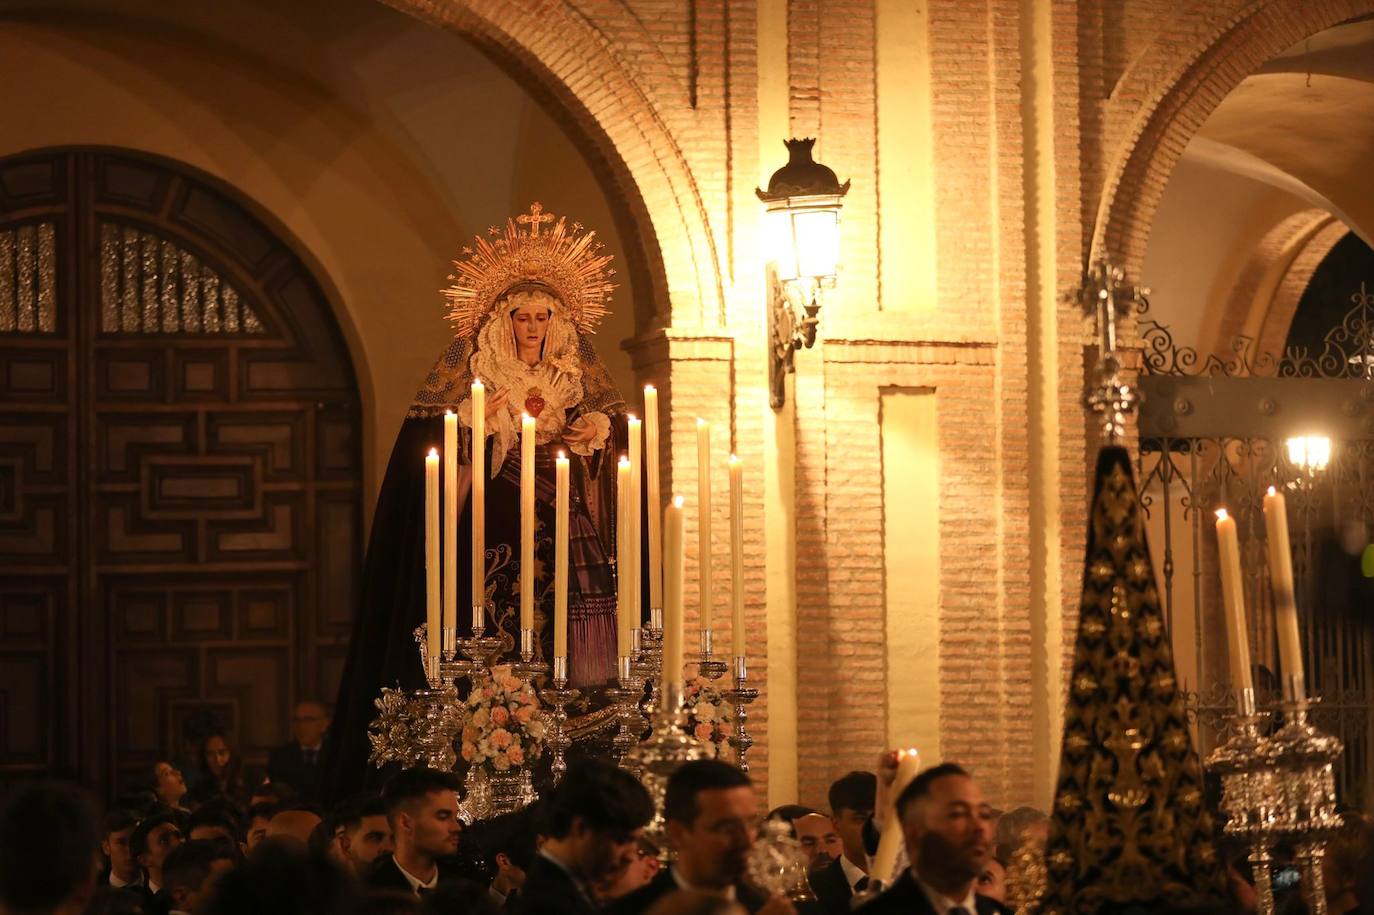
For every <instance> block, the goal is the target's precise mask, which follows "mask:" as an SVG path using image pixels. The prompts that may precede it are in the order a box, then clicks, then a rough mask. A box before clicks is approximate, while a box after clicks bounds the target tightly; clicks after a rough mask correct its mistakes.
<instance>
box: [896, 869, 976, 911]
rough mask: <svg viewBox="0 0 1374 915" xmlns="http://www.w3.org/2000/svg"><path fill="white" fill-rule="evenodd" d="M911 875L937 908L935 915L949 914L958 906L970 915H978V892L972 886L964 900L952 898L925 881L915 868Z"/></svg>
mask: <svg viewBox="0 0 1374 915" xmlns="http://www.w3.org/2000/svg"><path fill="white" fill-rule="evenodd" d="M911 876H912V877H913V878H915V880H916V885H917V886H919V887H920V888H921V892H923V893H925V894H926V898H927V899H929V900H930V904H931V906H932V907H933V908H934V909H935V915H948V913H949V910H950V909H952V908H955V907H956V906H963V907H964V909H965V911H967V912H968V915H978V894H976V893H975V892H973V890H972V888H970V889H969V891H968V895H967V896H965V897H964V898H963V899H962V900H960V899H950V898H949V897H948V896H945V895H944V894H942V893H939V892H937V891H936V890H933V889H931V888H930V886H928V885H927V884H926V883H925V881H923V880H922V879H921V878H920V877H917V876H916V870H915V869H914V868H913V869H912V871H911Z"/></svg>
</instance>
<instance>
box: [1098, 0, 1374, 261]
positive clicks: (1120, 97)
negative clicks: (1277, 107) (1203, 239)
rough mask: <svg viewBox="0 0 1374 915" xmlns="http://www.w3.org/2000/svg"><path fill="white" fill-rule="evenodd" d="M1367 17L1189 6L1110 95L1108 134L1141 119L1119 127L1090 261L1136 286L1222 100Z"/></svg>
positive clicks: (1296, 3)
mask: <svg viewBox="0 0 1374 915" xmlns="http://www.w3.org/2000/svg"><path fill="white" fill-rule="evenodd" d="M1370 13H1374V0H1327V2H1321V3H1312V2H1310V0H1254V2H1251V3H1248V4H1246V5H1245V6H1244V7H1243V8H1242V9H1241V10H1240V11H1238V12H1236V13H1234V14H1232V15H1231V16H1230V17H1229V18H1226V19H1224V20H1216V19H1215V18H1214V17H1215V16H1216V11H1215V9H1214V8H1213V9H1210V10H1209V9H1208V4H1205V3H1200V2H1190V3H1188V5H1187V6H1186V7H1185V8H1184V9H1182V10H1181V11H1180V12H1179V14H1178V15H1177V17H1176V18H1175V19H1174V21H1173V22H1171V23H1170V26H1169V28H1167V29H1163V30H1161V33H1160V35H1159V36H1158V37H1157V38H1156V39H1155V40H1154V42H1153V43H1152V44H1151V46H1150V47H1149V48H1148V49H1147V50H1146V51H1145V52H1144V53H1143V54H1142V55H1141V57H1139V58H1138V59H1137V62H1136V64H1135V65H1134V66H1132V68H1131V69H1130V70H1129V71H1128V72H1127V73H1126V74H1125V76H1124V77H1123V79H1122V80H1121V82H1120V83H1119V84H1118V86H1117V87H1116V89H1115V90H1114V91H1113V93H1112V97H1113V100H1112V103H1111V104H1110V105H1109V108H1108V112H1107V116H1106V120H1107V122H1108V123H1109V124H1110V123H1112V122H1113V121H1114V120H1116V119H1118V118H1120V119H1123V120H1124V118H1125V117H1126V115H1125V112H1127V111H1132V112H1137V113H1136V114H1135V115H1134V116H1133V117H1132V118H1131V120H1130V123H1129V125H1128V126H1127V125H1124V124H1123V127H1122V130H1123V131H1124V139H1123V140H1122V142H1121V144H1120V146H1119V150H1118V153H1117V155H1116V156H1115V158H1114V161H1113V162H1112V164H1111V166H1110V168H1109V171H1108V177H1107V181H1106V185H1105V187H1104V188H1103V192H1102V198H1101V200H1100V202H1099V205H1098V211H1097V219H1096V223H1095V229H1094V232H1093V240H1092V250H1091V252H1090V254H1091V256H1093V257H1096V256H1098V255H1109V256H1111V257H1112V258H1114V259H1115V260H1117V261H1118V262H1119V263H1121V264H1122V265H1123V266H1124V267H1125V269H1126V270H1127V272H1128V274H1129V275H1133V276H1138V275H1139V272H1140V267H1141V265H1142V263H1143V262H1144V259H1145V250H1146V246H1147V244H1148V242H1149V236H1150V228H1151V225H1152V223H1153V221H1154V214H1155V211H1156V210H1157V209H1158V207H1159V202H1160V199H1161V198H1162V197H1163V194H1164V187H1165V184H1166V183H1167V182H1168V179H1169V175H1170V173H1172V171H1173V169H1174V166H1175V165H1176V164H1177V163H1178V160H1179V158H1180V157H1181V156H1182V155H1183V151H1184V149H1185V148H1186V147H1187V145H1188V141H1189V140H1191V139H1192V138H1193V136H1194V135H1196V134H1197V132H1198V130H1199V129H1200V128H1201V127H1202V125H1203V123H1204V122H1205V121H1206V120H1207V118H1208V116H1209V115H1211V113H1212V112H1213V111H1214V110H1215V109H1216V107H1217V105H1218V104H1220V103H1221V100H1222V99H1223V98H1225V97H1226V96H1227V94H1229V93H1230V92H1231V91H1232V90H1233V89H1235V88H1236V87H1237V86H1238V85H1240V83H1241V81H1242V80H1243V79H1245V77H1247V76H1249V75H1250V74H1251V73H1253V72H1255V71H1256V70H1257V69H1259V67H1260V66H1261V65H1263V64H1264V63H1265V62H1266V61H1268V60H1270V59H1272V58H1273V57H1274V56H1276V55H1278V54H1279V53H1281V52H1282V51H1284V50H1285V49H1287V48H1289V47H1291V46H1293V45H1295V44H1297V43H1298V42H1299V41H1302V40H1303V39H1304V38H1308V37H1310V36H1312V35H1315V34H1316V33H1317V32H1320V31H1322V30H1324V29H1328V28H1330V27H1332V26H1334V25H1338V24H1340V23H1341V22H1344V21H1346V20H1348V19H1352V18H1355V17H1357V16H1362V15H1367V14H1370ZM1180 36H1183V38H1182V40H1180ZM1180 45H1182V48H1181V47H1180Z"/></svg>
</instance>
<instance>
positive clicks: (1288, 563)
mask: <svg viewBox="0 0 1374 915" xmlns="http://www.w3.org/2000/svg"><path fill="white" fill-rule="evenodd" d="M1264 527H1265V531H1266V532H1267V533H1268V536H1269V579H1270V581H1271V582H1272V583H1273V585H1274V622H1275V623H1276V624H1277V625H1278V630H1279V662H1280V663H1281V664H1282V665H1283V674H1284V677H1285V679H1286V678H1288V677H1292V676H1295V675H1298V674H1301V673H1302V672H1303V670H1302V641H1301V639H1300V638H1299V636H1298V604H1297V601H1296V599H1295V598H1294V596H1293V554H1292V552H1291V551H1290V548H1289V543H1288V506H1287V504H1286V503H1285V501H1284V498H1283V493H1281V492H1278V491H1276V490H1275V489H1274V487H1272V486H1270V487H1269V493H1268V494H1267V495H1266V496H1265V497H1264Z"/></svg>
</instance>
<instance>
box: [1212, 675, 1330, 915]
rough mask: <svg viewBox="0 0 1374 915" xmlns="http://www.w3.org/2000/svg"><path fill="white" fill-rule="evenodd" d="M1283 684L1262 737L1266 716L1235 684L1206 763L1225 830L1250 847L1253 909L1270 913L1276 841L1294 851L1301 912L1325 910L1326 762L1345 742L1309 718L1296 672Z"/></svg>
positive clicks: (1249, 692)
mask: <svg viewBox="0 0 1374 915" xmlns="http://www.w3.org/2000/svg"><path fill="white" fill-rule="evenodd" d="M1285 687H1286V688H1285V691H1284V692H1285V695H1284V699H1283V700H1282V701H1280V702H1279V703H1278V708H1279V710H1280V711H1281V712H1282V713H1283V718H1284V724H1283V727H1281V728H1280V729H1279V730H1278V731H1276V732H1274V733H1273V734H1272V735H1269V736H1265V735H1263V734H1262V733H1261V732H1260V723H1261V722H1262V721H1263V720H1264V718H1265V716H1262V715H1259V714H1257V713H1256V708H1255V694H1254V690H1253V689H1244V690H1242V691H1241V695H1240V700H1239V711H1238V713H1237V714H1236V715H1235V716H1233V718H1232V722H1233V731H1234V733H1233V734H1232V736H1231V738H1230V739H1229V740H1228V741H1227V742H1226V743H1224V744H1222V745H1221V746H1220V747H1218V748H1217V749H1216V750H1214V751H1213V752H1212V755H1211V756H1209V757H1208V759H1207V765H1208V767H1209V768H1210V769H1212V770H1213V771H1215V772H1216V773H1217V774H1219V775H1220V776H1221V783H1222V801H1221V809H1222V811H1223V812H1224V813H1225V814H1226V816H1227V823H1226V832H1227V833H1228V834H1230V835H1233V836H1235V837H1237V838H1239V839H1241V840H1243V841H1245V842H1246V843H1247V844H1248V845H1249V846H1250V861H1251V863H1252V864H1253V865H1254V873H1255V892H1256V897H1257V903H1258V904H1257V910H1258V912H1259V915H1273V912H1274V893H1273V887H1272V885H1271V882H1270V877H1269V865H1270V862H1271V860H1272V850H1273V848H1274V847H1275V846H1276V845H1279V844H1284V845H1290V846H1291V847H1292V848H1293V849H1294V851H1295V854H1296V863H1297V865H1298V868H1299V871H1300V873H1301V875H1302V885H1303V896H1304V897H1305V898H1306V900H1307V906H1308V911H1309V912H1311V913H1313V915H1326V887H1325V880H1324V879H1323V876H1322V858H1323V857H1324V856H1325V853H1326V843H1327V841H1328V840H1329V839H1330V838H1331V837H1332V836H1334V835H1335V834H1336V832H1337V831H1338V830H1339V828H1340V817H1339V816H1338V815H1337V813H1336V788H1335V775H1334V772H1333V765H1334V764H1335V762H1336V760H1337V759H1338V758H1340V755H1341V752H1342V751H1343V749H1344V748H1343V746H1342V744H1341V742H1340V740H1339V739H1337V738H1336V737H1333V736H1332V735H1330V734H1326V733H1324V732H1322V731H1320V730H1318V729H1317V728H1316V727H1314V726H1313V725H1312V723H1311V722H1310V721H1309V720H1308V712H1309V710H1310V707H1311V705H1312V703H1314V702H1315V701H1316V700H1315V699H1310V698H1308V697H1307V693H1306V688H1305V685H1304V683H1303V678H1302V676H1301V675H1300V674H1299V675H1294V676H1292V677H1290V678H1289V679H1288V682H1287V683H1286V684H1285Z"/></svg>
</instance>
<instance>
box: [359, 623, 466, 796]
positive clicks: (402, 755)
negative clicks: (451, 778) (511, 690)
mask: <svg viewBox="0 0 1374 915" xmlns="http://www.w3.org/2000/svg"><path fill="white" fill-rule="evenodd" d="M443 635H444V636H445V637H447V639H448V640H451V631H450V632H445V633H443ZM415 640H416V642H417V643H418V644H419V650H420V664H421V666H422V668H423V669H424V673H425V680H426V683H427V687H426V688H424V689H417V690H413V691H409V692H407V691H406V690H402V689H399V688H397V689H392V688H383V690H382V694H381V696H380V697H379V698H378V699H377V700H376V705H377V710H378V714H377V717H376V718H375V719H373V721H372V723H371V724H370V725H369V726H368V740H369V742H370V743H371V744H372V752H371V754H370V757H369V758H370V760H371V762H372V764H373V765H375V766H378V767H381V766H384V765H387V764H388V763H393V762H394V763H400V764H401V765H403V766H407V767H409V766H418V765H425V766H429V767H430V768H433V769H444V770H450V769H452V768H453V767H454V765H456V764H457V762H458V756H457V754H456V753H455V752H454V750H453V745H454V742H455V741H456V739H457V737H458V734H459V733H460V732H461V731H462V729H463V709H462V706H461V704H460V703H459V702H458V690H457V687H456V686H455V685H454V674H453V671H451V670H449V669H447V668H446V666H445V663H444V657H443V654H442V653H441V654H438V655H431V654H429V652H428V650H427V649H428V647H429V638H428V625H427V624H422V625H421V626H420V627H419V628H418V629H416V630H415ZM441 652H442V642H441Z"/></svg>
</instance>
